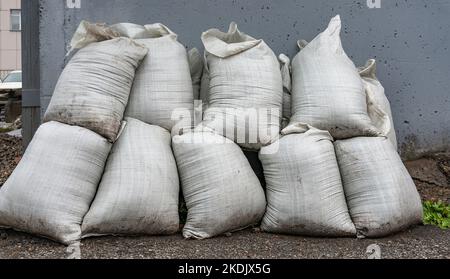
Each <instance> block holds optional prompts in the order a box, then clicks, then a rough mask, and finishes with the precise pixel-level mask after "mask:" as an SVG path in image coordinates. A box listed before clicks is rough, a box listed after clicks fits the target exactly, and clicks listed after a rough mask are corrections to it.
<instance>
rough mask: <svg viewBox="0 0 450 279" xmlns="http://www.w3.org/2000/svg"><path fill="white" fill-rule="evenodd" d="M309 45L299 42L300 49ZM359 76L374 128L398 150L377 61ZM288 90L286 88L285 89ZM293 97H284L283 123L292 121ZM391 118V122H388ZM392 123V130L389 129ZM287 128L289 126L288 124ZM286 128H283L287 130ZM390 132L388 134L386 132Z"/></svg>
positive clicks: (367, 66)
mask: <svg viewBox="0 0 450 279" xmlns="http://www.w3.org/2000/svg"><path fill="white" fill-rule="evenodd" d="M307 44H308V43H307V42H306V41H304V40H302V41H299V42H298V45H299V47H300V49H303V48H304V47H305V46H306V45H307ZM358 70H359V74H360V76H361V78H362V81H363V84H364V86H365V90H366V94H367V112H368V115H369V117H370V119H371V120H372V123H373V125H374V126H376V127H377V128H378V129H379V130H380V131H383V133H384V134H386V135H385V136H386V137H387V138H388V139H389V140H390V141H391V143H392V144H393V145H394V147H395V149H397V135H396V133H395V127H394V118H393V115H392V110H391V105H390V102H389V100H388V98H387V97H386V95H385V93H384V87H383V85H382V84H381V83H380V81H379V80H378V79H377V77H376V61H375V60H374V59H370V60H368V61H367V63H366V65H365V66H363V67H359V68H358ZM285 88H286V87H285ZM290 110H291V95H290V91H289V93H287V92H286V90H285V93H284V97H283V123H284V122H289V121H290V119H291V116H292V114H291V111H290ZM387 118H389V120H387ZM388 123H390V129H389V128H388V126H387V125H388ZM286 126H287V124H286ZM286 126H284V127H283V129H284V128H286ZM387 130H389V132H387V133H386V131H387Z"/></svg>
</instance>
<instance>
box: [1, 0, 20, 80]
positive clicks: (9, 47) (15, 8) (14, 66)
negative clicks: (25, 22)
mask: <svg viewBox="0 0 450 279" xmlns="http://www.w3.org/2000/svg"><path fill="white" fill-rule="evenodd" d="M21 31H22V26H21V9H20V0H0V78H1V79H3V78H4V77H5V76H6V75H7V74H8V73H9V72H10V71H14V70H20V69H21V68H22V55H21V52H22V44H21Z"/></svg>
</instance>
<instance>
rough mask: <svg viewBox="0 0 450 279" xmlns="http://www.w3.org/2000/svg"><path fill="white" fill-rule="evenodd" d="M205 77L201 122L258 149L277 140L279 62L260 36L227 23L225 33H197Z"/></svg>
mask: <svg viewBox="0 0 450 279" xmlns="http://www.w3.org/2000/svg"><path fill="white" fill-rule="evenodd" d="M202 41H203V44H204V46H205V49H206V71H207V72H208V76H209V86H208V88H209V92H208V97H207V98H206V99H207V102H208V108H207V109H206V111H205V113H204V122H203V124H202V125H204V126H206V127H208V128H211V129H213V130H214V131H216V132H217V133H219V134H221V135H224V136H226V137H227V138H229V139H231V140H233V141H235V142H237V143H238V144H239V145H240V146H241V147H244V148H246V149H251V150H259V149H260V148H261V146H264V145H268V144H270V143H271V142H273V141H275V140H276V139H277V138H278V135H279V132H280V123H281V113H282V102H283V84H282V78H281V72H280V64H279V62H278V59H277V57H276V56H275V54H274V53H273V51H272V50H271V49H270V48H269V47H268V46H267V44H266V43H265V42H264V41H263V40H257V39H255V38H252V37H250V36H248V35H246V34H244V33H242V32H240V31H239V30H238V29H237V26H236V24H235V23H231V25H230V29H229V31H228V33H223V32H221V31H219V30H217V29H211V30H208V31H206V32H204V33H203V34H202Z"/></svg>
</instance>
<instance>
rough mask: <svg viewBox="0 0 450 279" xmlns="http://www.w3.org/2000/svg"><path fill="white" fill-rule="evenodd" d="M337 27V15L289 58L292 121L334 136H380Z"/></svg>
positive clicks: (338, 22)
mask: <svg viewBox="0 0 450 279" xmlns="http://www.w3.org/2000/svg"><path fill="white" fill-rule="evenodd" d="M340 30H341V20H340V17H339V16H336V17H335V18H333V19H332V20H331V22H330V24H329V26H328V28H327V29H326V30H325V31H324V32H323V33H321V34H320V35H318V36H317V37H316V38H315V39H314V40H313V41H312V42H310V43H309V44H308V45H306V46H304V48H303V49H302V50H301V51H300V53H299V54H298V55H297V56H296V57H295V58H294V60H293V61H292V113H293V115H292V117H291V123H292V124H295V123H306V124H309V125H311V126H314V127H316V128H318V129H321V130H327V131H329V132H330V133H331V135H332V136H333V137H334V138H337V139H342V138H350V137H355V136H379V135H382V133H381V131H379V130H378V129H377V128H376V127H375V126H374V125H373V124H372V122H371V119H370V117H369V115H368V112H367V101H366V94H365V90H364V86H363V83H362V80H361V78H360V76H359V74H358V71H357V69H356V67H355V65H354V64H353V62H352V61H351V60H350V59H349V58H348V56H347V55H346V54H345V52H344V50H343V48H342V44H341V39H340Z"/></svg>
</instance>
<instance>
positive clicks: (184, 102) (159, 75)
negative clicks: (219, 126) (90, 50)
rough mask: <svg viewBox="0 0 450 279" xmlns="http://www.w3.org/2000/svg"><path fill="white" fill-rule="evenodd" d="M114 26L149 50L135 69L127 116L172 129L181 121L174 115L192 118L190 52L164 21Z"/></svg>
mask: <svg viewBox="0 0 450 279" xmlns="http://www.w3.org/2000/svg"><path fill="white" fill-rule="evenodd" d="M111 29H113V30H114V31H115V32H118V33H119V34H120V35H121V36H125V37H128V38H131V39H134V40H135V41H136V42H137V43H139V44H141V45H144V46H145V47H146V48H148V50H149V52H148V55H147V57H146V58H145V59H144V61H143V62H142V64H141V66H140V67H139V68H138V70H137V72H136V77H135V80H134V84H133V88H132V90H131V94H130V100H129V102H128V106H127V109H126V111H125V116H126V117H131V118H135V119H138V120H141V121H143V122H145V123H147V124H152V125H158V126H160V127H163V128H165V129H167V130H169V131H171V130H172V128H173V127H174V126H175V125H176V123H177V122H178V121H179V120H180V119H179V118H178V117H175V115H180V114H182V113H183V112H184V114H182V115H183V116H184V117H185V119H184V120H185V121H189V119H187V118H188V117H192V113H193V109H194V96H193V89H192V79H191V73H190V68H189V60H188V54H187V51H186V49H185V47H184V46H183V45H182V44H180V43H179V42H178V40H177V35H176V34H175V33H174V32H172V31H171V30H170V29H169V28H168V27H166V26H165V25H163V24H161V23H155V24H148V25H145V26H141V25H136V24H131V23H119V24H116V25H113V26H111ZM174 113H175V114H174ZM177 113H178V114H177Z"/></svg>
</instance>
